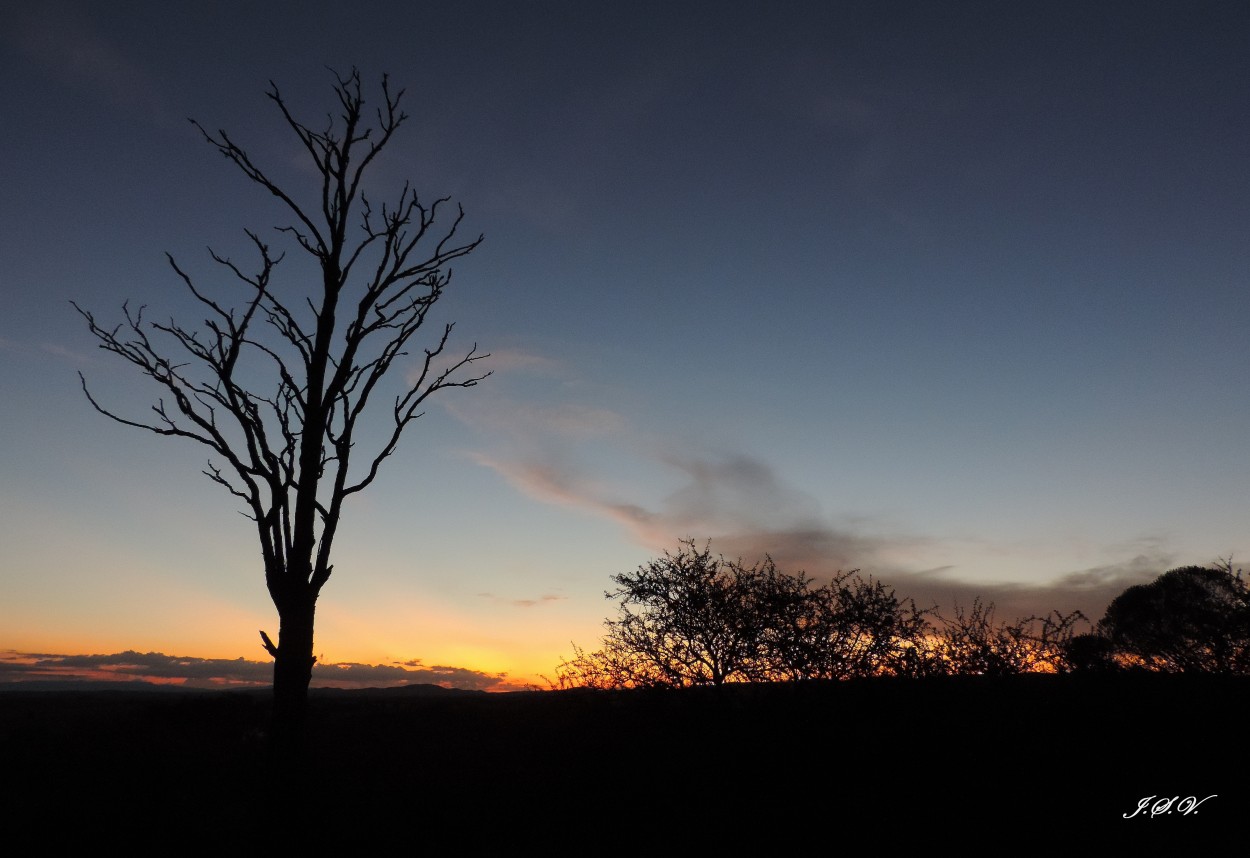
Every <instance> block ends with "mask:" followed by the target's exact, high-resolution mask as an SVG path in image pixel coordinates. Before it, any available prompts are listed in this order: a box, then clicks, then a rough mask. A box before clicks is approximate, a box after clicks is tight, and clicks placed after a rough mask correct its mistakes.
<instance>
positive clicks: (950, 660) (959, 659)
mask: <svg viewBox="0 0 1250 858" xmlns="http://www.w3.org/2000/svg"><path fill="white" fill-rule="evenodd" d="M1079 622H1088V620H1086V619H1085V615H1084V614H1082V613H1081V612H1080V611H1074V612H1072V613H1071V614H1066V615H1065V614H1060V613H1059V612H1058V611H1054V612H1052V613H1051V614H1050V615H1048V616H1046V617H1027V618H1024V619H1018V620H1015V621H1012V622H1008V621H998V622H996V621H995V619H994V605H993V603H990V604H988V605H986V604H984V603H983V602H982V601H981V600H980V599H979V598H978V599H974V600H973V603H972V608H971V609H969V610H965V609H964V608H961V607H959V606H956V608H955V616H954V617H953V618H949V619H948V618H945V617H943V618H942V627H941V629H940V631H939V632H938V635H937V641H936V643H935V648H936V650H937V651H938V653H939V655H940V661H941V663H942V665H943V666H944V668H945V672H947V673H950V674H956V675H975V676H1011V675H1013V674H1019V673H1066V672H1067V671H1068V670H1070V669H1071V664H1070V662H1069V660H1068V653H1069V648H1070V645H1071V641H1072V638H1073V636H1074V630H1075V627H1076V624H1077V623H1079Z"/></svg>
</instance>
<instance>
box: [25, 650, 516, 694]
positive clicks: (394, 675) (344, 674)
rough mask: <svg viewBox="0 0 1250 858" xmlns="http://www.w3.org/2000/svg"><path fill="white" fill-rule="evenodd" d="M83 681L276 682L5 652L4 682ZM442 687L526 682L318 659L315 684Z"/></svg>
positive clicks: (218, 665)
mask: <svg viewBox="0 0 1250 858" xmlns="http://www.w3.org/2000/svg"><path fill="white" fill-rule="evenodd" d="M53 680H62V681H65V680H80V681H98V682H121V681H131V682H144V683H149V684H153V685H179V686H182V687H185V688H206V689H228V688H256V687H264V686H268V685H270V684H272V682H273V663H272V662H261V661H247V660H246V659H243V658H236V659H222V658H190V657H184V656H171V655H165V654H164V653H159V652H147V653H140V652H134V651H126V652H120V653H113V654H111V655H57V654H50V653H22V652H16V651H13V650H9V651H7V652H3V653H0V683H12V682H48V681H53ZM426 684H429V685H440V686H442V687H444V688H460V689H470V690H478V691H510V690H516V689H519V688H521V687H523V686H520V685H516V684H513V683H511V682H509V681H508V678H507V674H504V673H499V674H489V673H483V672H481V671H477V670H469V669H468V668H463V667H450V666H445V665H436V666H432V667H431V666H426V665H424V664H422V663H421V661H420V660H419V659H414V660H410V661H407V662H403V663H402V664H395V665H384V664H373V665H370V664H357V663H352V662H348V663H337V664H322V663H318V664H316V665H314V667H313V679H312V685H313V687H314V688H391V687H399V686H405V685H426Z"/></svg>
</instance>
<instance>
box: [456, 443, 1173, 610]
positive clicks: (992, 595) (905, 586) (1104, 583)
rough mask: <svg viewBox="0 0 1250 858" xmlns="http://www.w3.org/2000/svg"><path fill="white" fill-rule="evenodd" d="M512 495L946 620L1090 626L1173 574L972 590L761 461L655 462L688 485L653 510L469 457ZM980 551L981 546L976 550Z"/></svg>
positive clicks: (664, 543) (559, 470)
mask: <svg viewBox="0 0 1250 858" xmlns="http://www.w3.org/2000/svg"><path fill="white" fill-rule="evenodd" d="M473 458H474V460H475V461H477V462H478V463H479V464H481V465H483V466H485V467H489V468H491V469H493V470H495V471H496V472H497V473H499V474H500V475H501V476H503V477H504V479H506V480H507V481H508V483H509V484H511V485H512V486H513V487H514V488H515V489H516V490H518V491H520V492H522V493H523V494H525V495H526V496H528V497H532V498H534V499H535V500H539V501H541V502H543V503H550V504H557V505H561V506H566V507H569V508H572V509H577V510H582V511H584V512H586V513H588V514H591V515H596V516H599V517H602V518H605V519H608V520H610V521H613V522H615V523H616V524H618V525H619V526H620V527H621V528H622V529H623V530H624V531H625V532H626V533H627V534H628V536H629V538H630V539H631V540H632V541H633V542H635V543H637V544H640V545H643V546H645V547H646V548H648V549H649V550H651V551H654V552H656V553H657V554H659V553H660V552H663V551H666V550H674V549H676V547H677V544H678V541H679V540H683V539H694V540H695V541H696V542H699V543H702V542H703V541H705V540H706V541H710V542H711V545H712V548H713V550H714V551H715V552H717V553H719V554H722V555H724V556H726V557H729V558H734V559H738V558H741V559H743V560H744V561H746V562H755V561H757V560H759V559H762V558H763V557H764V556H766V555H767V556H769V557H771V558H772V559H773V560H774V561H775V562H776V563H777V565H778V567H779V568H781V569H783V570H786V571H789V572H798V571H804V572H807V573H808V574H810V575H813V576H815V577H817V578H822V577H827V576H829V575H831V574H833V573H835V572H837V571H839V570H849V569H859V570H861V571H862V572H863V573H864V574H871V575H873V576H874V577H876V578H878V579H880V580H882V581H884V582H885V583H887V584H889V585H890V586H892V587H894V589H895V592H896V593H897V594H898V595H899V596H901V597H904V598H913V599H915V600H916V602H917V604H918V605H920V606H921V607H933V606H936V607H938V608H939V609H940V610H941V611H942V612H943V613H946V614H948V615H949V614H951V613H952V612H953V611H954V609H955V607H957V606H964V607H967V606H970V605H971V604H972V601H973V600H974V599H976V598H980V599H981V600H982V601H984V602H993V603H994V604H995V605H996V606H997V608H998V613H999V615H1000V616H1003V617H1011V618H1015V617H1024V616H1029V615H1046V614H1049V613H1050V612H1051V611H1054V610H1058V611H1061V612H1063V613H1067V612H1070V611H1075V610H1080V611H1082V612H1083V613H1085V614H1086V615H1088V616H1090V618H1091V619H1092V620H1096V619H1097V618H1098V617H1099V616H1101V612H1102V611H1103V609H1104V608H1105V607H1106V605H1107V603H1108V602H1110V600H1111V599H1113V598H1114V597H1115V596H1116V595H1118V594H1119V593H1120V592H1122V591H1123V590H1124V589H1125V588H1126V587H1128V586H1131V585H1133V584H1138V583H1142V582H1143V581H1148V580H1150V579H1151V578H1153V577H1155V576H1157V575H1159V574H1160V573H1162V572H1163V571H1165V570H1166V569H1168V568H1169V564H1170V563H1171V562H1172V559H1173V558H1172V557H1171V556H1170V555H1168V554H1166V553H1165V552H1163V551H1162V550H1160V549H1159V548H1158V547H1157V546H1156V547H1154V548H1150V549H1148V550H1145V551H1141V552H1138V553H1137V554H1135V555H1133V556H1131V557H1130V558H1129V559H1126V560H1125V561H1122V562H1116V563H1110V564H1107V565H1104V566H1099V567H1097V568H1091V569H1085V570H1080V571H1075V572H1069V573H1063V572H1061V571H1059V572H1057V575H1056V577H1055V578H1054V579H1053V580H1052V581H1049V582H1046V583H1043V584H1028V585H1025V584H1016V583H1011V582H996V581H972V580H967V579H965V578H962V577H961V576H960V574H959V569H958V567H955V566H951V565H948V564H943V565H941V566H937V567H923V566H917V565H916V563H915V559H916V558H922V557H925V556H933V555H941V554H944V553H949V550H950V549H952V548H953V547H957V546H951V545H944V544H942V543H941V542H940V541H939V540H936V539H933V538H928V537H921V536H916V535H914V534H908V533H904V532H897V531H895V532H891V531H890V530H889V529H888V528H883V527H882V526H880V525H879V524H875V523H873V522H872V521H871V520H860V521H854V522H850V521H848V522H847V523H844V524H837V523H835V522H833V521H831V520H830V519H829V518H828V516H826V515H824V514H823V513H822V511H821V510H820V508H819V505H818V504H817V502H816V501H815V500H814V499H813V498H812V497H811V496H809V495H807V494H806V493H805V492H802V491H800V490H798V489H796V488H794V487H793V486H790V485H787V484H786V483H785V482H784V481H783V480H782V479H781V478H780V477H779V476H778V475H777V473H776V472H775V471H774V470H773V469H772V468H771V467H770V466H769V465H768V464H767V463H765V462H763V461H761V460H759V459H757V458H753V457H750V456H746V455H743V454H733V455H724V456H707V455H703V456H699V455H694V454H691V455H689V456H685V457H683V456H681V455H679V454H677V453H675V452H673V451H668V452H666V453H664V454H663V455H661V456H658V457H657V461H659V462H661V463H663V464H664V465H667V466H668V468H669V469H670V470H671V471H672V472H674V473H675V474H679V475H681V476H682V477H683V479H684V484H683V485H682V486H681V487H680V488H678V489H677V490H676V491H674V492H672V493H671V494H669V495H668V496H667V497H665V498H664V499H662V500H661V501H660V502H659V503H656V504H651V505H647V504H644V503H641V502H638V501H635V500H633V499H631V498H629V497H628V496H627V495H626V494H625V493H624V491H623V490H620V489H617V488H615V487H614V486H613V485H612V484H611V483H605V482H604V481H603V480H602V479H598V478H595V477H592V476H591V475H590V474H589V473H587V472H586V471H585V470H583V469H581V468H579V467H577V466H576V465H574V464H572V463H571V462H570V461H569V460H568V459H557V458H551V459H547V460H535V459H529V460H526V459H518V458H504V457H497V456H492V455H489V454H486V453H476V454H474V455H473ZM982 547H983V548H984V546H982Z"/></svg>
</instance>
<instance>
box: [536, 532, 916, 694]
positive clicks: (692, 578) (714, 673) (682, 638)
mask: <svg viewBox="0 0 1250 858" xmlns="http://www.w3.org/2000/svg"><path fill="white" fill-rule="evenodd" d="M612 580H613V581H615V582H616V584H617V588H616V589H615V590H612V591H610V592H608V593H606V594H605V596H606V597H607V598H609V599H615V600H618V602H619V605H618V607H619V615H618V617H617V618H616V619H609V620H607V621H605V623H604V626H605V628H606V633H605V635H604V637H603V642H602V645H601V647H600V648H599V649H598V650H596V651H593V652H589V653H588V652H586V651H585V650H583V649H581V648H580V647H577V646H576V645H575V646H574V657H573V658H572V659H566V660H564V661H563V662H562V663H561V664H560V665H559V666H558V667H557V669H556V678H555V680H554V681H549V684H550V685H552V687H555V688H570V687H590V688H623V687H656V686H659V687H683V686H689V685H722V684H724V683H727V682H772V681H785V680H806V679H845V678H850V677H859V676H876V675H882V674H893V675H909V676H911V675H917V674H924V673H930V672H933V670H934V667H933V655H932V653H931V651H930V650H929V648H928V646H927V638H928V637H929V635H930V633H931V631H932V629H931V627H930V625H929V623H928V620H927V615H928V613H929V612H928V611H921V610H918V609H917V608H916V606H915V603H914V602H912V601H911V600H901V599H899V598H898V597H897V596H895V594H894V591H893V590H892V589H891V588H889V587H886V586H885V585H883V584H882V583H881V582H879V581H875V580H873V579H870V578H869V579H866V578H863V577H861V576H860V575H859V573H858V572H857V571H851V572H839V573H837V574H836V575H835V576H834V577H833V579H832V580H831V581H830V582H829V583H828V584H825V585H823V586H817V585H816V583H815V582H814V581H813V580H812V579H810V578H808V577H807V575H806V574H804V573H802V572H799V573H797V574H789V573H785V572H782V571H780V570H778V569H777V567H776V565H775V564H774V563H773V561H772V559H771V558H767V557H766V558H765V559H764V560H763V561H761V562H759V563H756V564H754V565H751V566H748V565H745V564H744V563H742V561H740V560H737V561H733V560H725V559H724V558H716V557H713V556H712V553H711V548H710V544H709V545H705V546H704V547H703V548H702V549H700V548H698V547H696V545H695V543H694V541H693V540H685V541H683V542H682V543H681V548H680V550H679V551H678V552H677V553H675V554H670V553H669V552H665V554H664V556H663V557H662V558H659V559H656V560H653V561H651V562H650V563H647V564H645V565H643V566H640V567H639V568H638V569H637V570H636V571H634V572H629V573H622V574H619V575H614V576H613V577H612Z"/></svg>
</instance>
